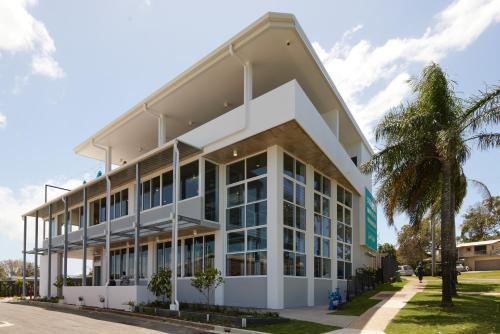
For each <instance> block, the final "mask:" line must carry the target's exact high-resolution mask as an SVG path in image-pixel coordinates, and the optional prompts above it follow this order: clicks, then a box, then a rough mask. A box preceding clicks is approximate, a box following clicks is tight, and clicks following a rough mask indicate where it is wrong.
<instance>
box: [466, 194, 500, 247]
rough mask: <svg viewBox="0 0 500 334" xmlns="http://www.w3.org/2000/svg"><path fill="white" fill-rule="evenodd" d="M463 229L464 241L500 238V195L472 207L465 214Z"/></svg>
mask: <svg viewBox="0 0 500 334" xmlns="http://www.w3.org/2000/svg"><path fill="white" fill-rule="evenodd" d="M461 230H462V231H461V234H460V239H461V240H462V241H463V242H472V241H482V240H490V239H496V238H500V196H495V197H492V198H488V199H485V200H484V201H482V202H481V203H478V204H476V205H474V206H472V207H470V208H469V209H468V210H467V212H466V213H465V215H464V221H463V223H462V226H461Z"/></svg>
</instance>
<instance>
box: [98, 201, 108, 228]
mask: <svg viewBox="0 0 500 334" xmlns="http://www.w3.org/2000/svg"><path fill="white" fill-rule="evenodd" d="M105 221H106V198H101V210H100V213H99V222H100V223H103V222H105Z"/></svg>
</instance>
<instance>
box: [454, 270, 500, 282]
mask: <svg viewBox="0 0 500 334" xmlns="http://www.w3.org/2000/svg"><path fill="white" fill-rule="evenodd" d="M460 278H464V279H468V278H487V279H499V280H500V270H494V271H470V272H464V273H462V275H460V276H458V279H460Z"/></svg>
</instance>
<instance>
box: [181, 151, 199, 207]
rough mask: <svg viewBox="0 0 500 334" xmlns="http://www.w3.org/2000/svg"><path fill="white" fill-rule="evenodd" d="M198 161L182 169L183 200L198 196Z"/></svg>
mask: <svg viewBox="0 0 500 334" xmlns="http://www.w3.org/2000/svg"><path fill="white" fill-rule="evenodd" d="M198 173H199V171H198V160H195V161H193V162H191V163H189V164H187V165H184V166H181V168H180V179H181V180H180V182H181V184H180V188H181V199H186V198H191V197H194V196H198Z"/></svg>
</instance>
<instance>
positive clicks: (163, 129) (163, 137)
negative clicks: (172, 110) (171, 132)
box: [158, 114, 167, 147]
mask: <svg viewBox="0 0 500 334" xmlns="http://www.w3.org/2000/svg"><path fill="white" fill-rule="evenodd" d="M166 142H167V116H165V115H163V114H160V115H158V147H160V146H162V145H164V144H165V143H166Z"/></svg>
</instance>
